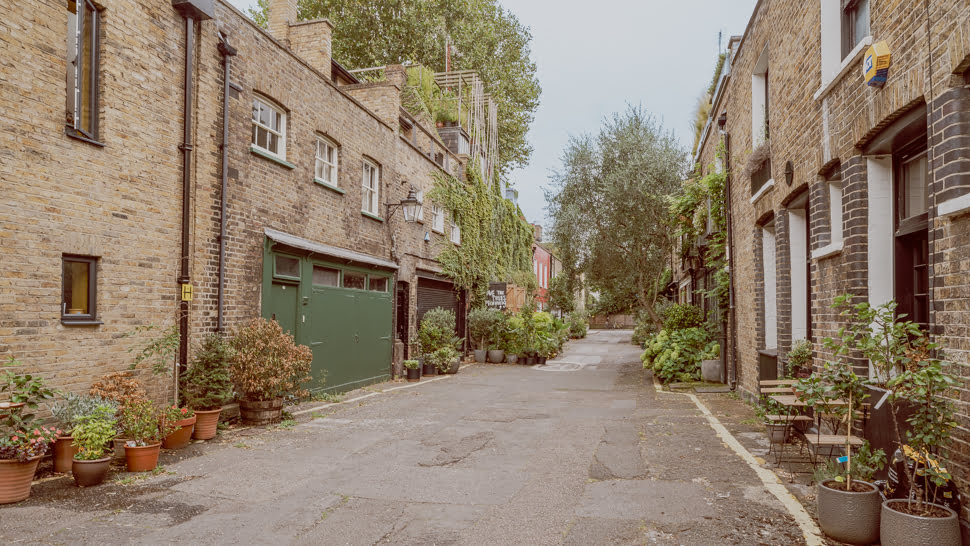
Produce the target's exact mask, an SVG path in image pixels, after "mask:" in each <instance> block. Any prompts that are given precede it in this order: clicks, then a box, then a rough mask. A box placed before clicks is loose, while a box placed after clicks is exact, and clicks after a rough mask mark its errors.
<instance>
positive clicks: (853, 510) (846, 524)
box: [815, 442, 886, 544]
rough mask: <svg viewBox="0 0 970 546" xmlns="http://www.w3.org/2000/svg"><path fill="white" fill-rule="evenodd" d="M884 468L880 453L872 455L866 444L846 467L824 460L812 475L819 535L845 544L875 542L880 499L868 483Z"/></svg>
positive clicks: (877, 531) (877, 537)
mask: <svg viewBox="0 0 970 546" xmlns="http://www.w3.org/2000/svg"><path fill="white" fill-rule="evenodd" d="M885 464H886V454H885V453H883V451H882V450H881V449H877V450H875V451H873V450H872V448H871V446H870V445H869V443H868V442H866V443H865V444H863V445H862V447H860V448H859V450H858V451H857V452H856V453H855V454H853V455H852V462H851V463H850V464H847V465H845V466H844V465H843V464H842V463H840V462H837V461H835V460H833V459H827V460H826V463H825V464H824V465H822V466H820V467H819V468H818V469H817V470H816V471H815V483H817V484H818V491H817V495H816V498H817V500H818V523H819V527H820V528H821V529H822V532H824V533H825V534H826V535H828V536H829V537H831V538H834V539H836V540H838V541H840V542H846V543H849V544H873V543H875V542H878V541H879V514H880V511H881V509H882V497H881V496H880V494H879V489H878V488H877V487H876V486H875V485H873V484H872V479H873V476H874V474H875V473H876V472H877V471H879V470H881V469H882V468H883V466H885ZM847 467H848V468H847Z"/></svg>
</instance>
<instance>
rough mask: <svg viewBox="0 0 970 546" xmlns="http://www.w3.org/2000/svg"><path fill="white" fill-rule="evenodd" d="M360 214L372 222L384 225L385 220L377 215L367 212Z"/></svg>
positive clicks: (363, 211)
mask: <svg viewBox="0 0 970 546" xmlns="http://www.w3.org/2000/svg"><path fill="white" fill-rule="evenodd" d="M360 214H361V215H363V216H366V217H368V218H370V219H371V220H377V221H378V222H381V223H384V219H383V218H381V217H380V216H378V215H376V214H371V213H369V212H367V211H366V210H362V211H360Z"/></svg>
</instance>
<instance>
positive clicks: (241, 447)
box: [232, 442, 252, 449]
mask: <svg viewBox="0 0 970 546" xmlns="http://www.w3.org/2000/svg"><path fill="white" fill-rule="evenodd" d="M232 447H238V448H239V449H252V447H250V446H249V444H246V443H243V442H236V443H234V444H232Z"/></svg>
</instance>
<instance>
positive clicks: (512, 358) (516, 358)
mask: <svg viewBox="0 0 970 546" xmlns="http://www.w3.org/2000/svg"><path fill="white" fill-rule="evenodd" d="M505 360H506V361H508V363H509V364H518V362H519V355H513V354H507V355H505Z"/></svg>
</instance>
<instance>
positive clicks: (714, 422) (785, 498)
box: [653, 377, 825, 546]
mask: <svg viewBox="0 0 970 546" xmlns="http://www.w3.org/2000/svg"><path fill="white" fill-rule="evenodd" d="M653 387H654V388H655V389H656V390H657V392H658V393H660V394H679V395H681V396H687V397H689V398H690V399H691V400H693V401H694V405H696V406H697V408H698V409H699V410H701V413H703V414H704V417H706V418H707V423H708V424H709V425H711V428H713V429H714V432H716V433H717V435H718V437H720V438H721V441H723V442H724V443H725V444H727V446H728V447H730V448H731V450H732V451H734V452H735V453H736V454H737V455H738V457H741V460H743V461H744V462H745V463H747V464H748V466H749V467H751V470H754V472H755V474H757V475H758V478H760V479H761V483H762V484H764V486H765V489H767V490H768V492H769V493H771V494H772V495H774V496H775V498H777V499H778V500H779V501H781V504H782V505H783V506H784V507H785V509H786V510H788V513H789V514H791V516H792V517H793V518H795V523H797V524H798V527H799V529H801V530H802V536H803V537H804V538H805V543H806V544H808V545H809V546H823V545H824V544H825V541H824V540H823V539H822V531H821V530H820V529H819V528H818V525H815V520H814V519H812V516H809V515H808V512H806V511H805V507H804V506H802V503H800V502H799V501H798V499H796V498H795V496H794V495H792V494H791V492H790V491H788V488H787V487H785V485H784V484H783V483H781V480H780V479H779V478H778V475H777V474H775V473H774V472H772V471H771V470H768V469H767V468H764V467H762V466H761V465H760V464H758V461H757V459H755V457H754V455H752V454H751V452H750V451H748V450H747V449H746V448H745V447H744V446H743V445H741V442H739V441H738V439H737V438H735V437H734V435H733V434H731V432H730V431H729V430H728V429H727V427H725V426H724V425H722V424H721V422H720V421H719V420H718V419H717V417H715V416H714V414H712V413H711V410H709V409H707V406H705V405H704V403H703V402H701V401H700V399H699V398H697V396H695V395H694V394H692V393H689V392H667V391H665V390H663V387H662V386H661V385H660V382H659V381H657V378H656V377H654V378H653Z"/></svg>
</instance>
